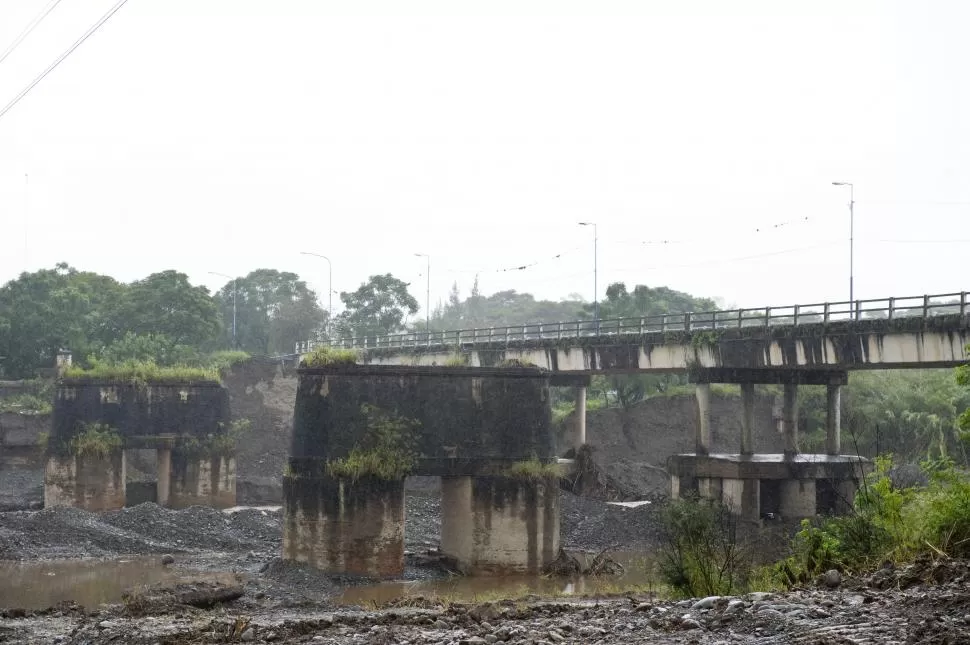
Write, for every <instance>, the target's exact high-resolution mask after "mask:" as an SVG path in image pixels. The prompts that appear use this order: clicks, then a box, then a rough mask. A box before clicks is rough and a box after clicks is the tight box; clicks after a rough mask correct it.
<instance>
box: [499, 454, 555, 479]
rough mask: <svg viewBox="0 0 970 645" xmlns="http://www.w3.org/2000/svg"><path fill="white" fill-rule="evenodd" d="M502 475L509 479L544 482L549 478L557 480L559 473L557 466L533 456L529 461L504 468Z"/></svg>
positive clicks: (525, 460) (518, 462)
mask: <svg viewBox="0 0 970 645" xmlns="http://www.w3.org/2000/svg"><path fill="white" fill-rule="evenodd" d="M502 475H503V476H504V477H508V478H510V479H521V480H526V481H544V480H547V479H550V478H554V479H559V477H560V476H561V472H560V469H559V465H558V464H556V463H555V462H553V463H548V462H544V461H541V460H540V459H539V458H538V457H535V456H533V457H531V458H529V459H524V460H522V461H517V462H515V463H514V464H512V465H511V466H509V467H508V468H506V469H505V471H504V472H503V473H502Z"/></svg>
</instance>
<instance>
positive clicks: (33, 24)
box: [0, 0, 61, 63]
mask: <svg viewBox="0 0 970 645" xmlns="http://www.w3.org/2000/svg"><path fill="white" fill-rule="evenodd" d="M60 3H61V0H51V2H49V3H48V4H47V7H45V8H44V9H42V10H41V12H40V13H39V14H37V15H36V16H34V19H33V20H31V21H30V23H29V24H28V25H27V26H26V27H24V30H23V31H21V32H20V34H19V35H18V36H17V37H16V38H14V39H13V42H12V43H10V46H9V47H7V48H6V49H5V50H3V53H2V54H0V63H2V62H3V61H5V60H7V56H9V55H10V54H12V53H13V50H15V49H17V47H18V46H19V45H20V43H22V42H23V41H24V39H25V38H27V36H29V35H30V32H32V31H33V30H34V29H36V28H37V25H39V24H40V23H41V22H42V21H43V20H44V18H46V17H47V14H49V13H50V12H51V11H53V10H54V7H56V6H57V5H59V4H60Z"/></svg>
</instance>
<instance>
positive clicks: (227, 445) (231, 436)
mask: <svg viewBox="0 0 970 645" xmlns="http://www.w3.org/2000/svg"><path fill="white" fill-rule="evenodd" d="M251 426H252V422H251V421H250V420H249V419H236V420H234V421H232V422H231V423H229V424H228V425H225V424H222V423H220V424H219V428H220V429H221V430H222V432H219V433H216V434H209V435H206V436H204V437H196V436H184V437H179V440H178V443H177V444H176V446H175V449H176V451H178V452H179V453H180V454H182V455H186V456H191V457H231V456H233V455H235V454H236V449H237V447H238V445H239V441H240V440H241V439H242V438H243V436H244V435H245V434H246V433H247V432H248V431H249V429H250V427H251Z"/></svg>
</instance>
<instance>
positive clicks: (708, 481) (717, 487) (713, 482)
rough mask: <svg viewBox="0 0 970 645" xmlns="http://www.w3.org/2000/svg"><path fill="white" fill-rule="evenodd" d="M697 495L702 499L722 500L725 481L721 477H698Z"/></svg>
mask: <svg viewBox="0 0 970 645" xmlns="http://www.w3.org/2000/svg"><path fill="white" fill-rule="evenodd" d="M697 496H698V497H700V498H701V499H710V500H714V501H721V498H722V496H723V482H722V480H721V478H720V477H698V478H697Z"/></svg>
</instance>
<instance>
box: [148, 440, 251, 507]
mask: <svg viewBox="0 0 970 645" xmlns="http://www.w3.org/2000/svg"><path fill="white" fill-rule="evenodd" d="M169 454H170V460H171V468H170V472H171V479H170V482H171V484H170V491H169V495H168V506H169V507H170V508H188V507H189V506H212V507H213V508H232V507H233V506H235V505H236V460H235V459H234V458H233V457H231V456H228V455H201V456H199V455H192V454H188V455H184V454H179V452H178V451H177V450H176V451H175V454H174V455H173V454H172V453H169ZM160 490H161V478H159V491H160ZM159 503H161V501H159Z"/></svg>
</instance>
